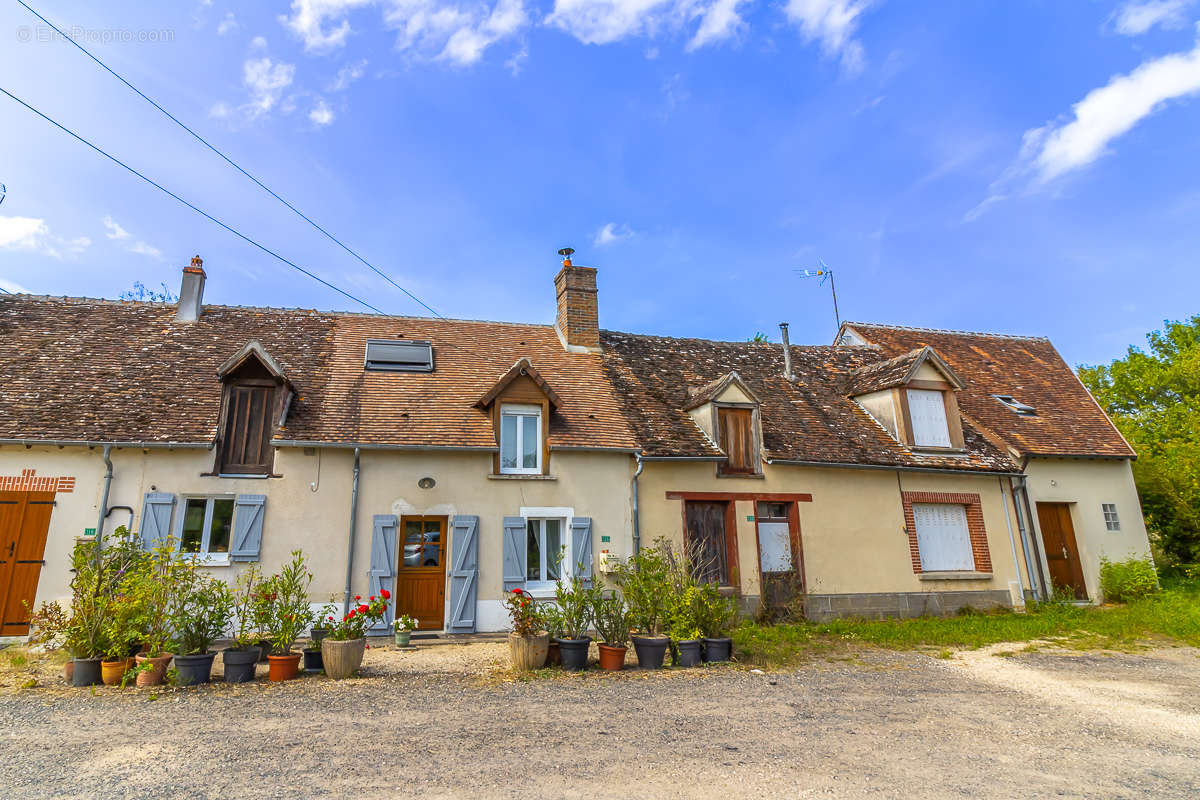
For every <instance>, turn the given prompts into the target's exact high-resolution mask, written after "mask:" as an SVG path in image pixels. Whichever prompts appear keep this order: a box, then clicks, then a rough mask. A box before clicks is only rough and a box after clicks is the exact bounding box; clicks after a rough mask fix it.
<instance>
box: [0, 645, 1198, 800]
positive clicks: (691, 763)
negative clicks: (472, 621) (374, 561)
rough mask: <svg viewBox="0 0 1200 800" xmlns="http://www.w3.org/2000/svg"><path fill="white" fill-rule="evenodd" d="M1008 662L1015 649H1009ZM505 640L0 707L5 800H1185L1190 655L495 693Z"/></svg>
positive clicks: (646, 679) (927, 665) (525, 687)
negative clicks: (289, 678)
mask: <svg viewBox="0 0 1200 800" xmlns="http://www.w3.org/2000/svg"><path fill="white" fill-rule="evenodd" d="M1012 649H1014V650H1015V649H1016V647H1014V648H1012ZM503 654H504V651H503V646H502V645H499V644H494V643H484V644H472V645H470V646H468V647H455V646H436V647H426V648H422V650H421V651H418V652H417V653H398V652H394V651H379V650H378V649H373V650H372V651H370V652H369V653H368V657H367V659H368V661H367V663H368V665H369V666H370V670H369V673H370V674H369V675H368V677H364V678H360V679H356V680H351V681H346V682H342V683H334V682H331V681H328V680H326V679H324V678H305V679H302V680H298V681H295V682H292V683H289V684H286V685H268V684H266V683H265V682H260V683H255V684H249V685H244V686H238V687H231V686H225V685H218V686H213V687H211V688H202V689H196V690H172V689H166V690H163V691H161V692H159V693H158V695H157V699H156V700H151V699H150V693H149V692H148V691H146V690H132V689H129V690H124V691H118V690H112V689H101V690H98V691H97V693H96V694H95V695H93V694H91V693H90V692H88V691H87V690H69V689H59V688H53V687H39V688H36V689H26V690H20V691H17V690H11V689H10V690H6V691H5V692H4V693H3V694H0V719H2V720H4V725H3V728H2V729H0V730H2V732H3V733H2V738H0V789H2V790H3V796H4V797H6V798H18V797H152V798H171V797H181V796H187V797H193V798H199V797H206V798H207V797H211V798H218V797H220V798H224V797H289V798H294V797H360V796H369V795H374V796H391V795H397V794H403V795H412V796H419V797H506V798H508V797H513V796H524V797H533V798H537V797H556V798H558V797H566V798H572V797H581V798H582V797H635V796H643V797H721V796H726V797H765V796H779V797H788V798H792V797H814V796H822V797H826V796H827V797H898V796H902V797H915V798H920V797H974V796H981V795H989V796H993V797H1041V796H1081V797H1104V798H1118V797H1146V796H1156V797H1196V796H1200V766H1198V765H1200V650H1195V649H1191V648H1168V649H1161V650H1154V651H1146V652H1143V653H1140V654H1132V655H1129V654H1083V655H1080V654H1072V653H1066V652H1046V651H1038V652H1033V653H1024V652H1020V653H1015V654H1012V653H1009V651H1006V650H1005V649H1004V648H1003V647H996V648H990V649H988V650H984V651H974V652H964V653H957V654H955V655H954V656H953V657H951V658H949V659H937V658H931V657H929V656H925V655H918V654H913V653H902V654H896V653H886V652H880V651H864V652H862V653H859V654H857V655H853V656H850V657H846V658H844V659H842V660H838V659H830V660H821V661H814V662H812V663H810V664H807V665H805V666H803V667H801V668H799V669H795V670H789V671H787V672H779V673H766V674H756V673H754V672H751V671H749V670H747V669H744V668H740V667H735V666H728V667H723V668H710V669H703V670H688V671H669V672H663V673H638V672H629V673H623V674H617V675H606V674H600V673H588V674H585V675H580V676H562V677H558V678H552V679H543V678H538V679H533V680H526V681H514V680H511V679H509V678H507V677H506V676H504V675H503V674H498V673H497V672H496V669H497V667H496V663H497V662H502V661H503Z"/></svg>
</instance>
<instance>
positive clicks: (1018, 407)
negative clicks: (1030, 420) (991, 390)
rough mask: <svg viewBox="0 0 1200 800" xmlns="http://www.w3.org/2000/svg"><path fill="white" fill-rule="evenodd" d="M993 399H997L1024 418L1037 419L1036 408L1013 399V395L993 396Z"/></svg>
mask: <svg viewBox="0 0 1200 800" xmlns="http://www.w3.org/2000/svg"><path fill="white" fill-rule="evenodd" d="M992 397H994V398H996V399H997V400H999V401H1000V402H1001V403H1003V404H1004V405H1006V406H1008V408H1009V409H1010V410H1012V411H1015V412H1016V413H1018V414H1020V415H1021V416H1022V417H1036V416H1037V409H1036V408H1034V407H1033V406H1031V405H1026V404H1025V403H1022V402H1021V401H1020V400H1018V399H1017V398H1015V397H1013V396H1012V395H1011V394H994V395H992Z"/></svg>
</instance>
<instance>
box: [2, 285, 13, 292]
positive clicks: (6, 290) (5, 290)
mask: <svg viewBox="0 0 1200 800" xmlns="http://www.w3.org/2000/svg"><path fill="white" fill-rule="evenodd" d="M0 292H4V293H5V294H12V292H10V291H9V290H8V289H5V288H4V287H3V286H0Z"/></svg>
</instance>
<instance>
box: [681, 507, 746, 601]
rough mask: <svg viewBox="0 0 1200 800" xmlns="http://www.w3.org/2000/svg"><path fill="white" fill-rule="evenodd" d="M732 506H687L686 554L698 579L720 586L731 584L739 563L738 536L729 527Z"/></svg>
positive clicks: (685, 515) (685, 514) (685, 508)
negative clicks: (734, 565) (732, 575)
mask: <svg viewBox="0 0 1200 800" xmlns="http://www.w3.org/2000/svg"><path fill="white" fill-rule="evenodd" d="M731 506H732V503H730V502H727V501H709V500H688V501H687V502H685V503H684V517H685V521H686V525H687V528H686V534H687V540H686V545H687V549H688V553H687V554H688V556H690V557H691V558H692V559H693V561H694V563H693V565H692V566H693V568H694V569H695V570H696V572H697V575H696V578H697V579H698V580H701V581H705V582H707V583H716V584H720V585H721V586H727V585H729V584H730V576H731V574H732V572H733V570H732V569H731V566H732V565H733V564H736V563H737V561H736V559H737V551H736V549H735V548H736V546H737V540H736V538H734V537H735V536H736V533H735V532H734V531H733V530H732V526H731V525H727V524H726V523H727V522H728V521H729V519H728V518H729V514H730V508H731Z"/></svg>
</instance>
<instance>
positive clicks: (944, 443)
mask: <svg viewBox="0 0 1200 800" xmlns="http://www.w3.org/2000/svg"><path fill="white" fill-rule="evenodd" d="M906 391H907V392H908V419H909V422H910V423H911V424H912V437H913V446H914V447H943V448H949V447H953V443H952V442H951V441H950V421H949V420H948V419H946V397H945V392H943V391H941V390H939V389H908V390H906ZM932 395H936V396H937V403H926V402H925V401H926V399H929V400H931V399H932ZM919 406H924V410H925V411H929V410H932V409H936V412H935V416H936V417H937V418H936V419H928V420H927V421H928V423H929V425H928V426H927V427H924V428H923V427H922V426H919V425H918V424H917V409H918V407H919ZM939 420H940V422H941V425H940V427H939V426H938V424H937V423H938V422H939ZM932 428H937V430H936V431H932V433H934V434H936V436H935V438H932V439H931V438H930V437H929V435H928V434H930V433H931V429H932Z"/></svg>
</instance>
